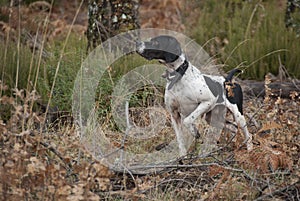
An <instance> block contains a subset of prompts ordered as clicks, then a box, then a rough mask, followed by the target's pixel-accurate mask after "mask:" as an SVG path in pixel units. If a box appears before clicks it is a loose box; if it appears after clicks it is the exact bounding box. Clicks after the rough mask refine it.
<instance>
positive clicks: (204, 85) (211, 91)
mask: <svg viewBox="0 0 300 201" xmlns="http://www.w3.org/2000/svg"><path fill="white" fill-rule="evenodd" d="M216 79H217V80H216ZM218 79H220V80H218ZM222 79H223V78H222V77H210V76H206V75H203V74H201V72H200V71H199V70H198V69H196V68H195V67H191V69H189V70H188V71H187V72H186V73H185V75H184V76H183V77H182V78H181V80H179V81H178V82H177V83H176V84H175V85H174V86H173V87H172V89H171V90H166V92H165V100H166V104H174V103H176V104H177V106H178V108H179V110H180V111H181V113H182V114H183V115H188V114H189V113H191V112H192V111H193V110H195V109H196V108H197V106H198V105H199V104H201V102H204V101H209V102H211V103H212V105H213V104H215V103H220V102H222V101H223V97H224V94H223V86H222V85H221V83H222Z"/></svg>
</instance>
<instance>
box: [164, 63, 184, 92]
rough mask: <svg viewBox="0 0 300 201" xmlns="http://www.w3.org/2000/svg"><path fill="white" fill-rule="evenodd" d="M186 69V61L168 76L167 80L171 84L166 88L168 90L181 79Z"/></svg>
mask: <svg viewBox="0 0 300 201" xmlns="http://www.w3.org/2000/svg"><path fill="white" fill-rule="evenodd" d="M188 67H189V62H188V61H187V60H184V62H183V63H182V64H181V65H180V66H179V67H178V68H177V69H176V70H175V71H173V72H171V73H170V74H169V77H168V80H170V81H171V83H170V84H169V86H168V90H170V89H172V87H173V86H174V84H175V83H176V82H178V81H179V80H180V79H181V78H182V77H183V75H184V73H185V72H186V70H187V69H188Z"/></svg>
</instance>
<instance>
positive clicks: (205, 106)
mask: <svg viewBox="0 0 300 201" xmlns="http://www.w3.org/2000/svg"><path fill="white" fill-rule="evenodd" d="M212 105H213V103H212V102H210V101H205V102H202V103H200V104H199V105H198V107H197V108H196V109H195V110H194V111H193V112H192V113H191V114H189V115H188V116H187V117H186V118H184V120H183V124H184V125H185V126H186V127H187V128H188V129H189V131H190V132H191V134H192V135H193V136H195V137H197V136H198V135H199V133H198V131H197V129H195V126H194V124H193V123H194V121H195V120H196V119H197V118H198V117H199V116H201V115H203V114H204V113H205V112H207V111H209V110H210V108H211V107H212Z"/></svg>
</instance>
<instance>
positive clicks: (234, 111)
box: [226, 100, 253, 151]
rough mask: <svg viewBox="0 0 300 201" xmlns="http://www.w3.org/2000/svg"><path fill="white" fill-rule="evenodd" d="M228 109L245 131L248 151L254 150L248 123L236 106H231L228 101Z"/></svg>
mask: <svg viewBox="0 0 300 201" xmlns="http://www.w3.org/2000/svg"><path fill="white" fill-rule="evenodd" d="M226 107H227V108H228V109H229V110H230V111H231V112H232V114H233V116H234V119H235V121H236V122H237V123H238V125H239V126H240V128H241V129H242V131H243V134H244V137H245V140H244V143H246V145H247V149H248V150H249V151H250V150H252V149H253V144H252V135H251V134H250V133H249V131H248V129H247V123H246V120H245V117H244V116H243V115H242V114H241V113H240V111H239V109H238V107H237V105H236V104H231V103H230V102H229V101H228V100H226Z"/></svg>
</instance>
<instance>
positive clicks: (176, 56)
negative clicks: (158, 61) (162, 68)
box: [165, 52, 180, 63]
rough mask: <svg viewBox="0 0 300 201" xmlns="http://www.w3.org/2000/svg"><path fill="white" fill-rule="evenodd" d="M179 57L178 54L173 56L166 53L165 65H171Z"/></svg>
mask: <svg viewBox="0 0 300 201" xmlns="http://www.w3.org/2000/svg"><path fill="white" fill-rule="evenodd" d="M179 55H180V54H179ZM179 55H178V54H173V53H171V52H167V53H166V54H165V61H166V63H172V62H174V61H175V60H176V59H178V57H179Z"/></svg>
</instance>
